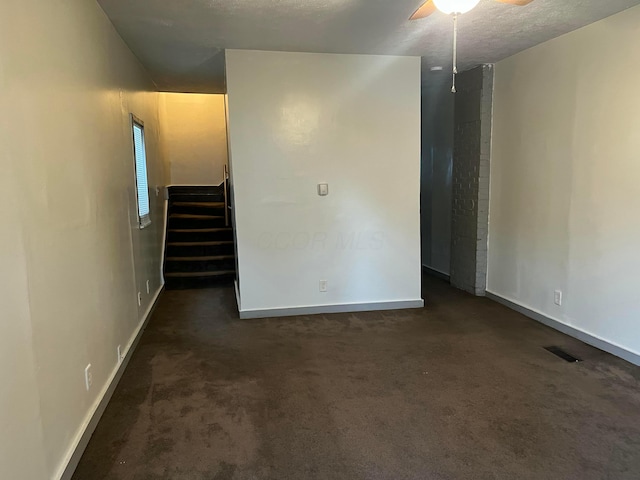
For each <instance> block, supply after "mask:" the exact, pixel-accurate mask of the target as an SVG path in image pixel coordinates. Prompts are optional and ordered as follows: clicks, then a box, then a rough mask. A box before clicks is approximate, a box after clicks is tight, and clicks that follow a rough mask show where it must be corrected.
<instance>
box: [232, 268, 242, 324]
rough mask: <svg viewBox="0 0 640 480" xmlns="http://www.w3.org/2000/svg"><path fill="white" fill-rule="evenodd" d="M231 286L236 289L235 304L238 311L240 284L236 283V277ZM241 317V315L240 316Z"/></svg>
mask: <svg viewBox="0 0 640 480" xmlns="http://www.w3.org/2000/svg"><path fill="white" fill-rule="evenodd" d="M233 287H234V288H235V290H236V305H237V306H238V312H239V311H240V310H241V308H240V286H239V285H238V279H237V278H236V279H235V280H234V281H233ZM240 318H242V317H240Z"/></svg>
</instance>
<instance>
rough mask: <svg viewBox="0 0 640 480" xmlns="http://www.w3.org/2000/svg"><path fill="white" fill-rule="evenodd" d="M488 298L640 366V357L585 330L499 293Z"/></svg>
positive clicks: (488, 293) (488, 295) (491, 293)
mask: <svg viewBox="0 0 640 480" xmlns="http://www.w3.org/2000/svg"><path fill="white" fill-rule="evenodd" d="M486 296H487V298H489V299H491V300H493V301H495V302H498V303H501V304H502V305H504V306H506V307H509V308H510V309H512V310H515V311H516V312H518V313H521V314H522V315H524V316H526V317H529V318H531V319H533V320H535V321H537V322H540V323H543V324H544V325H546V326H548V327H551V328H553V329H554V330H558V331H559V332H562V333H564V334H566V335H569V336H570V337H574V338H577V339H578V340H580V341H582V342H584V343H587V344H589V345H591V346H593V347H596V348H598V349H600V350H603V351H605V352H607V353H610V354H611V355H615V356H616V357H619V358H622V359H623V360H626V361H627V362H629V363H633V364H634V365H637V366H640V355H639V354H637V353H635V352H631V351H629V350H627V349H626V348H623V347H621V346H619V345H615V344H613V343H611V342H609V341H607V340H604V339H602V338H600V337H598V336H596V335H593V334H591V333H588V332H585V331H584V330H580V329H578V328H575V327H572V326H570V325H567V324H566V323H563V322H561V321H560V320H556V319H554V318H551V317H548V316H547V315H545V314H543V313H542V312H538V311H536V310H532V309H530V308H527V307H525V306H523V305H521V304H519V303H517V302H515V301H513V300H509V299H507V298H504V297H502V296H500V295H498V294H497V293H493V292H489V291H487V295H486Z"/></svg>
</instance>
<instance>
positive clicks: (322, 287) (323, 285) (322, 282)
mask: <svg viewBox="0 0 640 480" xmlns="http://www.w3.org/2000/svg"><path fill="white" fill-rule="evenodd" d="M320 291H321V292H322V293H325V292H326V291H327V281H326V280H320Z"/></svg>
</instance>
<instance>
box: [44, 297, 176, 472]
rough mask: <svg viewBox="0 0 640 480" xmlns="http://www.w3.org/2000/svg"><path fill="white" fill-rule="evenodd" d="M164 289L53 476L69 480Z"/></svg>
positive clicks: (135, 333) (148, 310) (154, 300)
mask: <svg viewBox="0 0 640 480" xmlns="http://www.w3.org/2000/svg"><path fill="white" fill-rule="evenodd" d="M163 290H164V285H161V286H160V288H158V290H157V291H156V293H155V297H154V299H153V301H152V302H151V304H150V305H149V308H147V311H146V312H145V314H144V316H143V319H142V321H141V322H140V324H139V325H138V328H137V330H136V331H135V332H134V334H133V335H132V337H131V341H130V342H129V345H128V346H127V350H126V354H125V356H124V359H123V360H122V362H121V363H120V364H119V365H118V366H117V367H116V369H115V370H114V371H113V373H112V374H111V377H110V378H109V380H108V381H107V383H106V385H105V387H104V389H103V390H102V393H101V395H100V396H99V397H98V400H96V402H95V403H94V406H93V408H92V409H91V410H90V411H89V413H88V414H87V416H86V417H85V421H84V422H83V424H82V426H81V427H80V430H79V433H78V435H77V436H76V440H75V442H74V443H73V444H72V447H71V448H70V449H69V451H68V453H67V456H66V457H65V460H64V462H63V463H62V467H61V468H60V470H59V472H58V474H57V475H56V476H55V477H54V478H58V479H60V480H71V477H72V476H73V473H74V472H75V470H76V467H77V466H78V463H79V462H80V459H81V458H82V454H83V453H84V451H85V449H86V448H87V445H88V444H89V440H91V436H92V435H93V432H94V431H95V429H96V427H97V426H98V422H99V421H100V418H101V417H102V414H103V413H104V411H105V409H106V408H107V405H108V404H109V401H110V400H111V397H112V396H113V392H114V391H115V389H116V387H117V386H118V382H119V381H120V378H122V374H123V373H124V371H125V369H126V368H127V365H128V364H129V360H131V356H132V355H133V352H134V350H135V349H136V347H137V346H138V342H139V341H140V338H141V337H142V334H143V332H144V330H145V328H146V327H147V324H148V323H149V319H150V318H151V316H152V315H153V311H154V310H155V308H156V305H157V304H158V299H159V298H160V294H161V293H162V291H163Z"/></svg>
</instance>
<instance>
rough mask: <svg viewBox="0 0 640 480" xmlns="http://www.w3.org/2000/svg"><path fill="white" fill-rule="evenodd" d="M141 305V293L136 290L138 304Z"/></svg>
mask: <svg viewBox="0 0 640 480" xmlns="http://www.w3.org/2000/svg"><path fill="white" fill-rule="evenodd" d="M140 305H142V294H141V293H140V292H138V306H140Z"/></svg>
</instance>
